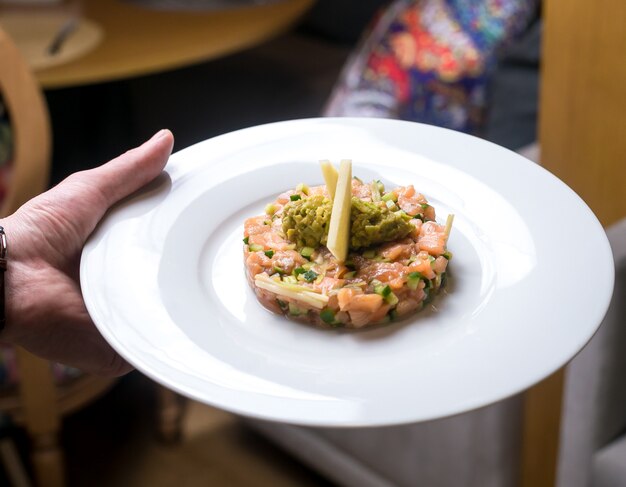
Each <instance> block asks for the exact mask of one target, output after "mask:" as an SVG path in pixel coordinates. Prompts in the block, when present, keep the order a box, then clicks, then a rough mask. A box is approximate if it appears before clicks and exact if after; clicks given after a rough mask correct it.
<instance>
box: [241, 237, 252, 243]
mask: <svg viewBox="0 0 626 487" xmlns="http://www.w3.org/2000/svg"><path fill="white" fill-rule="evenodd" d="M249 239H250V237H244V238H243V243H245V244H246V245H248V240H249Z"/></svg>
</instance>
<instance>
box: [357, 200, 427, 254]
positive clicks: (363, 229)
mask: <svg viewBox="0 0 626 487" xmlns="http://www.w3.org/2000/svg"><path fill="white" fill-rule="evenodd" d="M350 221H351V223H352V228H351V230H350V248H351V249H359V248H363V247H371V246H372V245H376V244H380V243H383V242H391V241H392V240H397V239H400V238H403V237H406V236H407V235H408V234H409V233H411V231H412V230H413V229H414V228H415V227H414V226H413V225H412V224H411V223H409V222H408V221H407V218H405V217H404V216H403V215H402V214H401V213H400V212H398V213H394V212H393V211H391V210H389V209H388V208H386V207H380V206H378V205H376V204H375V203H369V202H367V201H363V200H361V199H359V198H355V197H352V211H351V213H350Z"/></svg>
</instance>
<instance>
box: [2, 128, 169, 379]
mask: <svg viewBox="0 0 626 487" xmlns="http://www.w3.org/2000/svg"><path fill="white" fill-rule="evenodd" d="M173 143H174V138H173V136H172V133H171V132H170V131H169V130H162V131H160V132H158V133H157V134H156V135H155V136H154V137H152V139H150V140H149V141H148V142H146V143H144V144H143V145H142V146H140V147H138V148H136V149H133V150H130V151H128V152H126V153H125V154H122V155H121V156H119V157H117V158H116V159H113V160H112V161H110V162H108V163H107V164H104V165H102V166H100V167H97V168H95V169H90V170H87V171H81V172H77V173H75V174H72V175H71V176H69V177H68V178H67V179H65V180H64V181H63V182H61V183H60V184H58V185H57V186H56V187H54V188H52V189H51V190H49V191H47V192H45V193H43V194H41V195H39V196H37V197H36V198H33V199H32V200H30V201H29V202H28V203H26V204H25V205H23V206H22V207H21V208H20V209H19V210H18V211H16V212H15V213H14V214H13V215H11V216H9V217H7V218H5V219H3V220H2V221H0V224H1V225H2V226H3V227H4V228H5V231H6V234H7V240H8V253H7V260H8V268H7V272H6V276H5V279H6V285H5V289H6V328H5V330H4V331H3V332H2V334H0V340H2V341H3V342H6V343H10V344H14V345H19V346H22V347H24V348H25V349H26V350H28V351H30V352H31V353H33V354H35V355H38V356H40V357H43V358H45V359H48V360H52V361H55V362H61V363H64V364H67V365H72V366H74V367H77V368H79V369H82V370H84V371H86V372H89V373H94V374H98V375H107V376H117V375H122V374H125V373H127V372H129V371H130V370H131V369H132V367H131V366H130V365H128V364H127V363H126V362H125V361H124V360H123V359H122V358H121V357H120V356H119V355H118V354H117V353H116V352H115V351H114V350H113V349H112V348H111V347H110V346H109V344H108V343H107V342H106V341H105V340H104V338H102V336H101V335H100V333H99V332H98V330H97V329H96V327H95V326H94V324H93V322H92V321H91V318H90V317H89V314H88V313H87V309H86V308H85V303H84V302H83V298H82V294H81V290H80V283H79V264H80V256H81V252H82V249H83V246H84V244H85V241H86V240H87V238H88V237H89V235H90V234H91V232H92V231H93V230H94V228H95V227H96V225H97V224H98V222H99V221H100V219H101V218H102V217H103V216H104V214H105V213H106V211H107V210H108V209H109V208H110V207H111V206H112V205H114V204H115V203H116V202H118V201H119V200H120V199H122V198H124V197H126V196H128V195H130V194H131V193H133V192H135V191H136V190H138V189H139V188H141V187H142V186H144V185H145V184H147V183H149V182H150V181H152V180H153V179H154V178H156V177H157V176H158V175H159V174H160V173H161V171H162V170H163V167H164V166H165V163H166V162H167V159H168V157H169V155H170V153H171V151H172V146H173Z"/></svg>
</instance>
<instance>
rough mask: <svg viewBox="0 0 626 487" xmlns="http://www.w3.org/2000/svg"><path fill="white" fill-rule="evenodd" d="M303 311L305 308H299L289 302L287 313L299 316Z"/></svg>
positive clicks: (304, 311)
mask: <svg viewBox="0 0 626 487" xmlns="http://www.w3.org/2000/svg"><path fill="white" fill-rule="evenodd" d="M305 313H306V310H304V309H302V308H300V307H299V306H298V305H297V304H294V303H289V314H290V315H291V316H300V315H302V314H305Z"/></svg>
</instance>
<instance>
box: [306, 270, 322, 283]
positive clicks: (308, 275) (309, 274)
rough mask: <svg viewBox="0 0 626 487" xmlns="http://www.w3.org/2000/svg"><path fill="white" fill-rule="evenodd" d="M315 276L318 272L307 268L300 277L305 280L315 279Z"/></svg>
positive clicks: (311, 280)
mask: <svg viewBox="0 0 626 487" xmlns="http://www.w3.org/2000/svg"><path fill="white" fill-rule="evenodd" d="M317 276H319V274H318V273H317V272H315V271H313V270H308V271H306V272H305V273H304V274H302V277H303V278H304V280H305V281H306V282H313V281H315V279H317Z"/></svg>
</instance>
